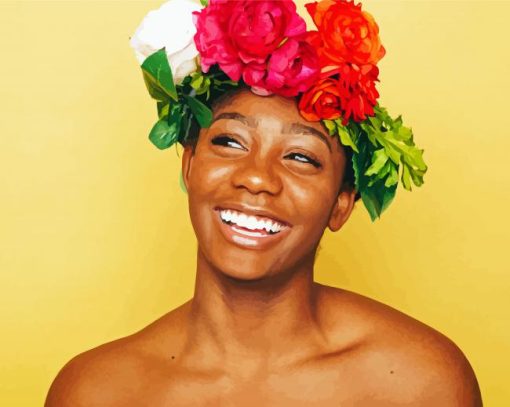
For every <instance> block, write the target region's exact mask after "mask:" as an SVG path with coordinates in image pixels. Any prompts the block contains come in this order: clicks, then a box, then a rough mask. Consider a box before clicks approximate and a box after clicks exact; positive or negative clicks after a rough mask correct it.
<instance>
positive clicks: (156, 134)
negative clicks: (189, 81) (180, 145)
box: [149, 104, 182, 150]
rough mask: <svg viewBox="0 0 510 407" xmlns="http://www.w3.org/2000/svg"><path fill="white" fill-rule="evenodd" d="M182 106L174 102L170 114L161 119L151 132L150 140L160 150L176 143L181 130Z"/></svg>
mask: <svg viewBox="0 0 510 407" xmlns="http://www.w3.org/2000/svg"><path fill="white" fill-rule="evenodd" d="M181 119H182V106H181V105H179V104H173V105H172V106H171V108H170V114H169V115H168V116H163V117H162V118H161V119H159V120H158V121H157V122H156V124H155V125H154V127H153V128H152V130H151V131H150V133H149V140H150V141H151V142H152V144H154V145H155V146H156V147H157V148H159V149H160V150H164V149H165V148H168V147H170V146H171V145H172V144H174V143H175V142H176V141H177V140H178V138H179V133H180V131H181V121H182V120H181Z"/></svg>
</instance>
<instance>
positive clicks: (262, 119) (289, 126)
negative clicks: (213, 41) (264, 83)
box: [213, 89, 329, 137]
mask: <svg viewBox="0 0 510 407" xmlns="http://www.w3.org/2000/svg"><path fill="white" fill-rule="evenodd" d="M213 116H214V119H215V120H218V119H219V118H222V119H227V120H237V121H240V122H243V123H244V124H246V125H248V126H250V127H258V126H259V125H261V124H262V125H264V126H272V127H275V128H276V127H279V128H280V129H281V130H282V131H285V132H289V131H292V130H296V129H298V128H299V127H301V130H302V129H304V128H305V127H306V128H311V129H314V130H315V131H316V132H320V133H322V134H323V135H326V136H328V137H329V134H328V132H327V130H326V129H325V127H324V126H323V125H322V124H321V122H310V121H307V120H305V119H304V118H303V117H302V116H301V114H300V113H299V109H298V107H297V102H296V100H295V99H293V98H285V97H282V96H278V95H271V96H259V95H256V94H254V93H253V92H251V91H250V90H248V89H242V90H239V91H237V92H236V93H234V94H232V95H229V97H228V98H226V99H224V100H222V102H221V103H220V104H219V105H218V106H217V107H216V108H214V109H213Z"/></svg>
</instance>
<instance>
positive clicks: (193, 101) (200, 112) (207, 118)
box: [184, 95, 213, 128]
mask: <svg viewBox="0 0 510 407" xmlns="http://www.w3.org/2000/svg"><path fill="white" fill-rule="evenodd" d="M184 100H185V101H186V103H187V104H188V106H189V107H190V109H191V112H192V113H193V116H194V117H195V119H196V120H197V122H198V124H200V127H202V128H204V127H209V126H210V125H211V123H212V119H213V114H212V111H211V109H209V108H208V107H207V106H206V105H204V104H203V103H202V102H201V101H200V100H198V99H197V98H194V97H191V96H188V95H184Z"/></svg>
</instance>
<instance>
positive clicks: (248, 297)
mask: <svg viewBox="0 0 510 407" xmlns="http://www.w3.org/2000/svg"><path fill="white" fill-rule="evenodd" d="M313 262H314V259H313V257H311V258H310V259H307V260H306V261H305V262H303V263H302V264H300V265H297V266H296V267H295V268H294V269H293V270H292V272H281V273H279V274H278V275H277V276H271V277H267V278H264V279H260V280H257V281H239V280H235V279H232V278H230V277H228V276H226V275H225V274H223V273H222V272H221V271H219V270H215V269H214V267H212V265H211V264H209V263H208V262H207V260H206V259H205V258H203V256H201V255H200V250H199V255H198V261H197V276H196V284H195V295H194V297H193V300H192V302H191V312H190V314H189V331H188V332H189V338H190V341H189V344H188V346H187V348H188V349H187V353H188V354H190V353H194V354H195V353H196V352H199V354H202V356H201V357H210V355H216V357H217V359H220V360H222V365H223V366H226V365H230V364H231V365H232V366H239V364H240V363H241V361H242V363H243V364H244V363H249V364H252V365H253V370H261V369H262V366H263V365H264V364H267V365H274V363H282V364H285V363H288V362H289V361H291V360H293V359H299V358H300V357H301V358H302V357H304V355H307V354H310V353H313V349H314V348H316V347H317V344H318V343H320V342H321V341H322V340H323V338H322V335H321V331H320V329H319V325H318V321H317V319H318V318H317V294H318V289H317V285H316V284H315V283H314V282H313ZM205 355H208V356H205ZM243 369H244V371H246V369H248V370H249V369H250V368H249V367H246V366H245V367H244V368H243Z"/></svg>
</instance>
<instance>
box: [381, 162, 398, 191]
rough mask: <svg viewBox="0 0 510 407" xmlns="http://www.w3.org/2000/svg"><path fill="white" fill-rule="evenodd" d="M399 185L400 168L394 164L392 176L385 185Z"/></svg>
mask: <svg viewBox="0 0 510 407" xmlns="http://www.w3.org/2000/svg"><path fill="white" fill-rule="evenodd" d="M397 183H398V167H397V166H395V164H393V165H392V166H391V168H390V174H389V175H388V177H387V178H386V181H385V182H384V185H385V186H387V187H390V186H392V185H395V184H397Z"/></svg>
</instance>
